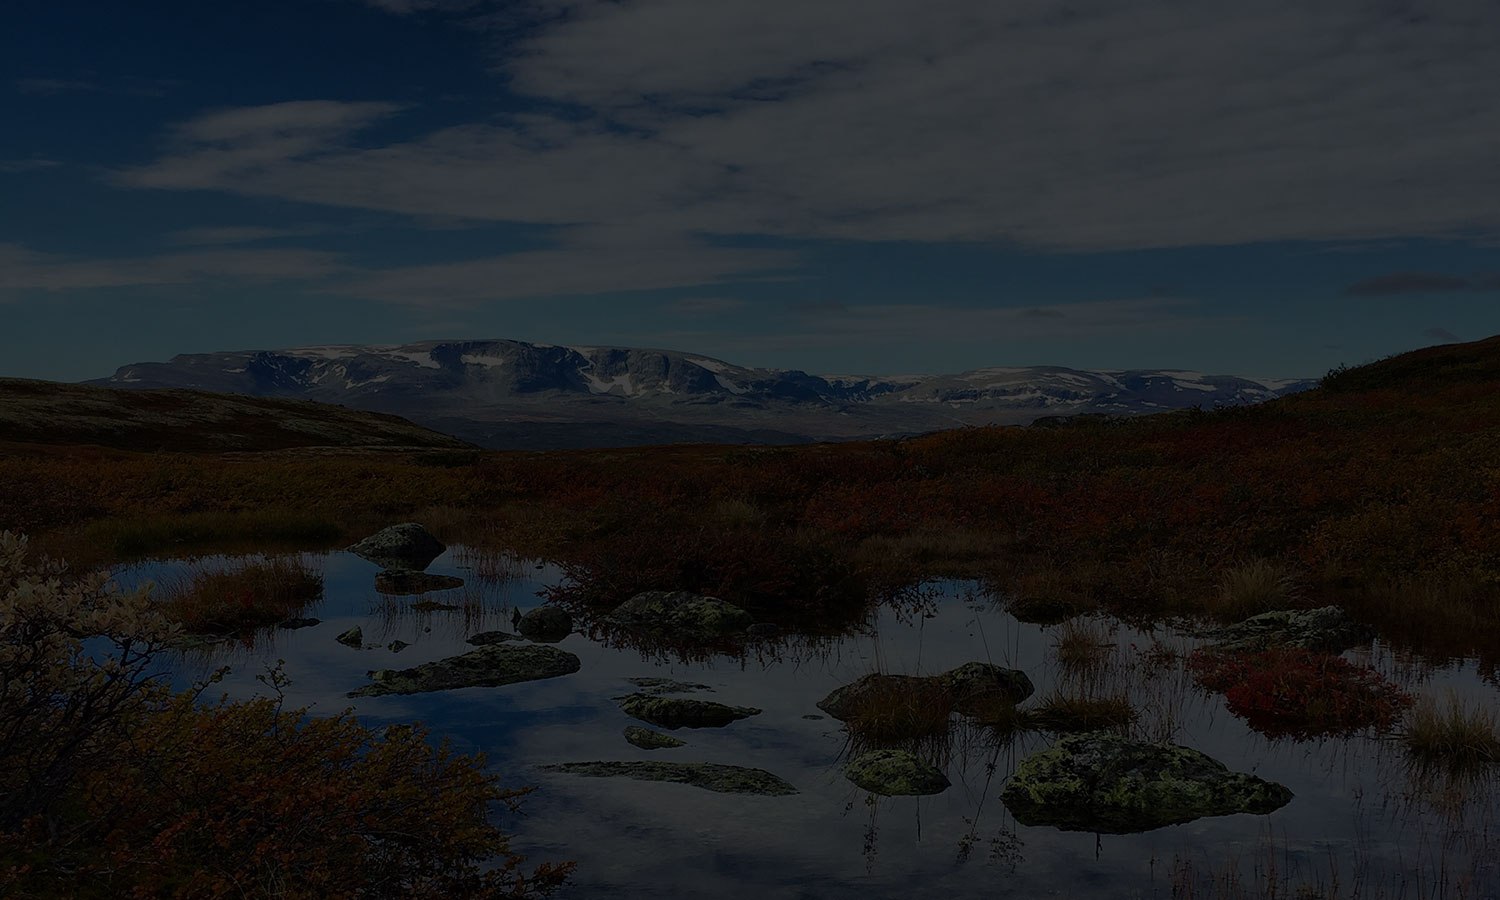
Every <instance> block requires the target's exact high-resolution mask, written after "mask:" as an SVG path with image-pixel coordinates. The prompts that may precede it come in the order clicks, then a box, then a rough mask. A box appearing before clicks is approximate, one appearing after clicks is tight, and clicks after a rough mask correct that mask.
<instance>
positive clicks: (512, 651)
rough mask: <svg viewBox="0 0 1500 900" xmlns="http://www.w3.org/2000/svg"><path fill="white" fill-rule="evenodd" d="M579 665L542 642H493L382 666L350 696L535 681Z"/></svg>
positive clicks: (565, 673) (496, 685)
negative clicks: (410, 664)
mask: <svg viewBox="0 0 1500 900" xmlns="http://www.w3.org/2000/svg"><path fill="white" fill-rule="evenodd" d="M579 667H580V663H579V661H578V657H576V656H574V655H573V654H571V653H569V652H567V651H566V650H559V649H558V648H556V647H548V646H545V645H541V644H496V645H493V646H488V647H480V648H479V649H477V650H470V651H469V652H468V653H465V654H463V655H461V656H450V657H448V658H447V659H440V660H437V661H436V662H430V663H423V664H422V665H420V666H417V667H415V668H411V669H381V670H379V671H376V672H371V673H370V678H371V681H372V683H371V684H367V685H365V686H364V687H362V688H360V689H358V690H355V691H350V692H349V696H350V697H378V696H380V695H382V694H416V693H422V692H424V691H446V690H451V689H453V688H462V687H499V686H500V685H504V684H515V683H517V682H520V681H536V680H538V679H541V678H556V677H558V676H559V675H571V674H572V673H574V672H577V671H578V669H579Z"/></svg>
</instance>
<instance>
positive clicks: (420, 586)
mask: <svg viewBox="0 0 1500 900" xmlns="http://www.w3.org/2000/svg"><path fill="white" fill-rule="evenodd" d="M463 586H464V580H463V579H462V578H458V577H456V576H453V575H432V574H429V573H427V572H414V571H412V570H411V569H386V570H385V571H384V572H378V573H376V575H375V590H376V591H378V592H380V593H382V594H397V595H410V594H427V593H431V592H432V591H447V590H452V589H453V588H461V587H463Z"/></svg>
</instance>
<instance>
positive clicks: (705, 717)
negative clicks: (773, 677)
mask: <svg viewBox="0 0 1500 900" xmlns="http://www.w3.org/2000/svg"><path fill="white" fill-rule="evenodd" d="M615 702H616V703H619V704H620V709H622V710H624V712H625V714H626V715H627V716H630V717H631V718H635V719H640V720H641V721H642V722H649V723H651V724H652V725H655V726H657V727H658V728H666V729H668V730H674V731H675V730H676V729H678V728H722V727H724V726H725V725H728V724H729V723H730V722H733V721H736V720H738V719H744V718H748V717H750V716H758V715H760V710H758V709H754V708H753V707H748V706H726V705H724V704H723V703H715V702H713V701H712V700H694V699H692V698H689V697H662V696H658V695H656V694H646V693H635V694H627V695H625V696H624V697H616V698H615Z"/></svg>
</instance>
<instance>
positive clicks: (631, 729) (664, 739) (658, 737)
mask: <svg viewBox="0 0 1500 900" xmlns="http://www.w3.org/2000/svg"><path fill="white" fill-rule="evenodd" d="M625 740H627V741H629V742H630V743H632V744H634V745H635V746H637V747H640V748H641V749H642V750H666V749H669V748H672V747H682V746H685V745H686V744H687V741H684V740H680V739H678V738H674V737H672V736H671V735H670V734H662V733H661V732H660V731H652V730H651V729H649V728H642V727H641V726H639V725H626V726H625Z"/></svg>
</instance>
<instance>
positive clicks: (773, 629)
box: [745, 622, 781, 637]
mask: <svg viewBox="0 0 1500 900" xmlns="http://www.w3.org/2000/svg"><path fill="white" fill-rule="evenodd" d="M745 633H746V634H749V635H754V636H755V637H773V636H775V635H778V634H780V633H781V626H780V625H777V624H776V623H774V622H756V623H755V624H754V625H751V626H749V627H748V628H746V629H745Z"/></svg>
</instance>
